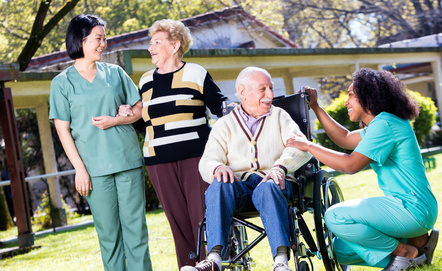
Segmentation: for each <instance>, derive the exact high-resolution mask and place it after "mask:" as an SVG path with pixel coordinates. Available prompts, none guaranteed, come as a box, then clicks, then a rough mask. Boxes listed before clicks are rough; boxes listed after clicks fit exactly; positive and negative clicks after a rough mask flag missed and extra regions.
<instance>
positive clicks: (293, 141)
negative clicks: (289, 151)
mask: <svg viewBox="0 0 442 271" xmlns="http://www.w3.org/2000/svg"><path fill="white" fill-rule="evenodd" d="M310 144H312V142H310V141H308V140H307V139H305V138H304V137H302V136H295V137H292V138H289V139H287V142H286V144H285V147H286V148H287V147H292V148H297V149H298V150H301V151H308V146H309V145H310Z"/></svg>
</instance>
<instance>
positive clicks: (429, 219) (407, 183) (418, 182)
mask: <svg viewBox="0 0 442 271" xmlns="http://www.w3.org/2000/svg"><path fill="white" fill-rule="evenodd" d="M361 137H362V140H361V142H359V145H358V146H357V147H356V149H355V151H356V152H359V153H361V154H363V155H365V156H367V157H368V158H370V159H371V160H373V162H372V163H371V164H370V166H371V167H372V168H373V170H374V171H375V172H376V174H377V176H378V184H379V187H380V188H381V189H382V191H383V192H384V194H385V195H393V196H394V197H396V198H399V199H401V200H402V203H403V205H404V207H405V208H407V209H408V210H410V211H411V212H412V213H413V214H414V215H415V217H416V218H417V219H419V221H421V222H422V223H423V224H424V225H425V226H426V227H427V228H428V229H431V228H432V226H433V225H434V223H435V222H436V218H437V213H438V206H437V201H436V198H435V197H434V195H433V192H432V191H431V188H430V184H429V182H428V179H427V177H426V175H425V166H424V164H423V162H422V156H421V153H420V149H419V145H418V143H417V140H416V137H415V135H414V132H413V129H412V127H411V125H410V123H409V121H408V120H403V119H401V118H399V117H397V116H395V115H393V114H390V113H386V112H382V113H380V114H378V115H377V116H376V117H375V118H374V119H373V120H372V121H371V122H370V124H369V126H368V127H367V128H365V129H363V130H362V131H361Z"/></svg>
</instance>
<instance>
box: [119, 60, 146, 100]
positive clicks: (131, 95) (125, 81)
mask: <svg viewBox="0 0 442 271" xmlns="http://www.w3.org/2000/svg"><path fill="white" fill-rule="evenodd" d="M118 73H119V74H120V78H121V83H122V85H123V91H124V94H125V96H126V101H125V103H126V104H130V105H134V104H136V103H137V102H138V101H139V100H140V99H141V97H140V92H139V91H138V88H137V86H136V85H135V83H134V82H133V81H132V79H131V78H130V77H129V75H128V74H127V73H126V72H125V71H124V70H123V69H122V68H121V67H118Z"/></svg>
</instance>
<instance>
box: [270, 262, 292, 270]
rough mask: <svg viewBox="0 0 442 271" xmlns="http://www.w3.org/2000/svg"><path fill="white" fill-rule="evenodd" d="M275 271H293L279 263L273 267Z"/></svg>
mask: <svg viewBox="0 0 442 271" xmlns="http://www.w3.org/2000/svg"><path fill="white" fill-rule="evenodd" d="M273 271H292V269H290V267H288V266H287V265H286V264H285V263H277V264H275V265H274V266H273Z"/></svg>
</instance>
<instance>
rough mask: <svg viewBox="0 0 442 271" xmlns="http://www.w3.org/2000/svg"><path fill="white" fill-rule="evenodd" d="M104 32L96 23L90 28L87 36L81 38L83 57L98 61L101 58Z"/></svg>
mask: <svg viewBox="0 0 442 271" xmlns="http://www.w3.org/2000/svg"><path fill="white" fill-rule="evenodd" d="M106 45H107V41H106V33H105V30H104V27H103V26H101V25H97V26H95V27H94V28H92V30H91V33H90V34H89V36H87V37H86V38H84V39H83V41H82V47H83V54H84V58H85V59H90V60H91V61H98V60H100V59H101V55H102V54H103V51H104V49H106Z"/></svg>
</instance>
